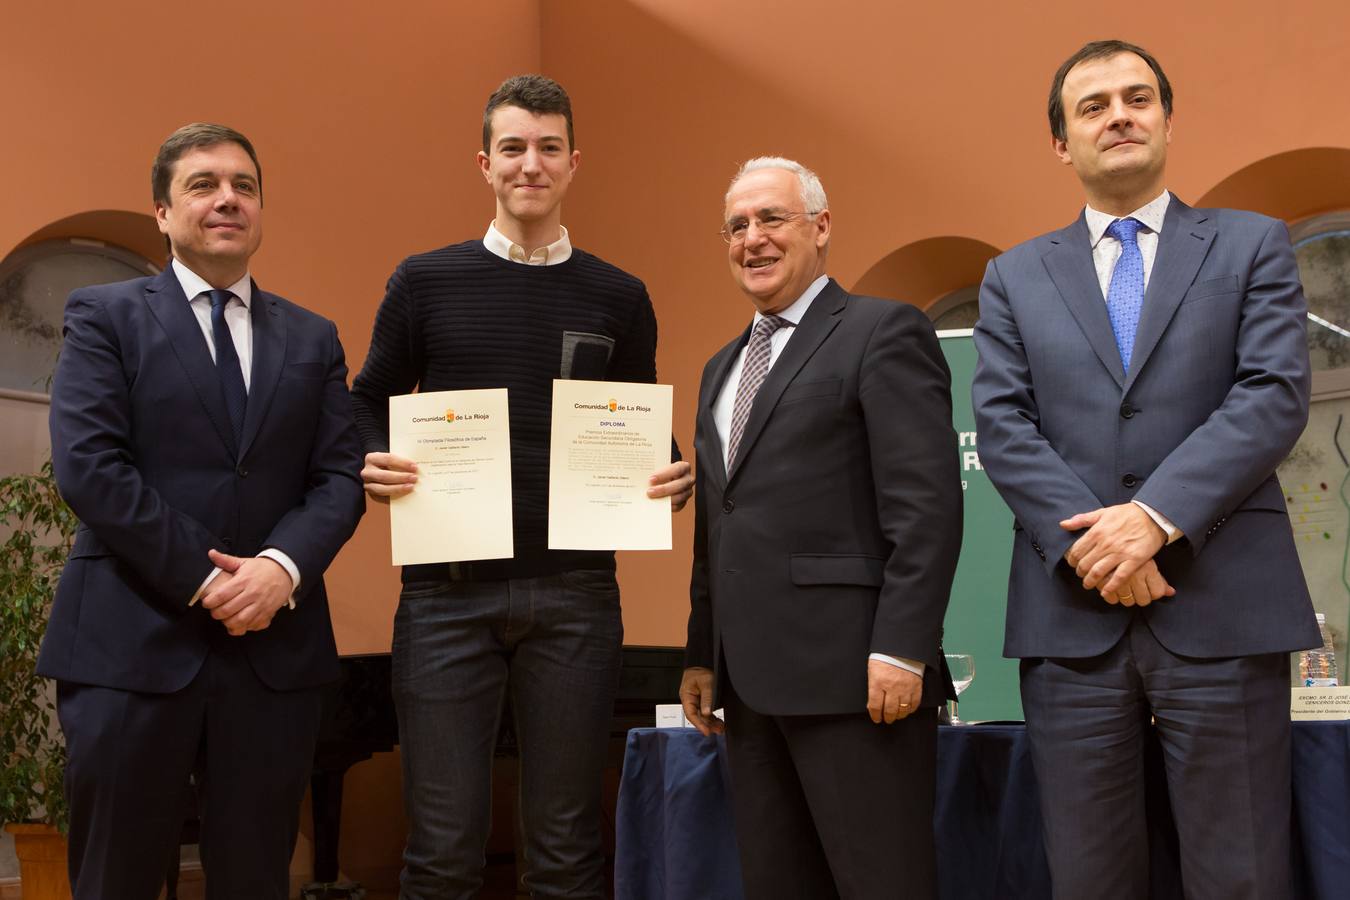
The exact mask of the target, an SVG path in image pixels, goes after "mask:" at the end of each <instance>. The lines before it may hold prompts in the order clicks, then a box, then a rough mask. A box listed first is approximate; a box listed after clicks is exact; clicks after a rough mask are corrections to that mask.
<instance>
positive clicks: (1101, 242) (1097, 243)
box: [1083, 191, 1181, 544]
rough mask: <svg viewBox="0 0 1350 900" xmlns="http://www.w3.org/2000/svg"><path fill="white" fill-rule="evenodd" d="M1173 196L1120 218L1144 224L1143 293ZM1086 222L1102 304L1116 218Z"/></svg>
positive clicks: (1089, 216) (1171, 535)
mask: <svg viewBox="0 0 1350 900" xmlns="http://www.w3.org/2000/svg"><path fill="white" fill-rule="evenodd" d="M1171 202H1172V195H1171V194H1170V193H1168V192H1167V191H1163V192H1162V193H1161V194H1159V195H1158V196H1157V197H1155V198H1153V199H1152V200H1150V201H1149V202H1148V203H1145V204H1144V205H1143V206H1141V207H1139V208H1138V209H1136V210H1135V211H1134V212H1132V213H1130V214H1129V215H1128V216H1120V217H1119V218H1124V219H1138V220H1139V221H1140V222H1141V223H1143V226H1144V227H1143V228H1141V229H1140V230H1139V234H1138V236H1137V237H1136V238H1135V240H1136V241H1137V242H1138V244H1139V255H1140V256H1142V257H1143V258H1144V290H1146V291H1147V290H1148V280H1149V278H1150V277H1151V276H1152V275H1153V261H1154V260H1155V259H1157V258H1158V235H1159V234H1161V233H1162V228H1163V220H1164V219H1165V218H1167V206H1168V204H1169V203H1171ZM1083 215H1084V218H1085V219H1086V220H1087V227H1088V237H1089V238H1090V239H1091V241H1092V264H1093V266H1095V267H1096V269H1097V283H1098V284H1100V285H1101V288H1102V301H1103V302H1105V301H1106V298H1107V296H1108V295H1109V294H1110V293H1111V275H1112V273H1114V272H1115V270H1116V261H1117V260H1118V259H1120V251H1121V247H1120V241H1118V240H1116V239H1115V238H1113V237H1111V236H1110V235H1109V234H1107V233H1106V229H1107V228H1109V227H1110V226H1111V223H1112V222H1114V221H1115V220H1116V219H1117V218H1118V217H1117V216H1113V215H1109V214H1107V213H1104V212H1099V211H1098V210H1095V209H1093V208H1092V207H1091V206H1089V207H1087V208H1086V209H1085V210H1084V212H1083ZM1134 505H1135V506H1137V507H1139V508H1140V509H1142V510H1143V511H1144V512H1146V513H1148V515H1149V518H1151V519H1152V520H1153V521H1154V522H1156V523H1158V527H1159V528H1161V529H1162V530H1163V531H1165V532H1166V533H1167V543H1169V544H1170V543H1172V542H1173V541H1175V540H1177V539H1178V538H1180V537H1181V529H1180V528H1178V527H1177V526H1175V525H1173V524H1172V522H1171V520H1170V519H1168V518H1167V517H1166V516H1164V515H1163V514H1162V513H1160V512H1158V511H1157V510H1156V509H1154V508H1153V507H1151V506H1149V505H1148V504H1147V503H1140V502H1139V501H1138V500H1135V501H1134Z"/></svg>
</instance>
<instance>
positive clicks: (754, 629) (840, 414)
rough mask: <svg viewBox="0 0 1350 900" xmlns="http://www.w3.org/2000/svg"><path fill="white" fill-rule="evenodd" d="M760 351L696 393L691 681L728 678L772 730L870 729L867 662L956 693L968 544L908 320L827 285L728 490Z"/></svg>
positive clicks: (774, 375) (923, 349) (947, 400)
mask: <svg viewBox="0 0 1350 900" xmlns="http://www.w3.org/2000/svg"><path fill="white" fill-rule="evenodd" d="M748 339H749V330H748V329H747V330H746V332H745V333H743V334H742V335H741V336H740V337H738V338H737V339H736V340H734V341H732V342H731V343H730V344H728V345H727V346H725V347H723V348H722V349H721V350H720V351H718V353H717V354H716V355H715V356H714V357H713V358H712V359H711V360H709V362H708V364H707V366H706V367H705V368H704V371H703V380H702V384H701V386H700V389H699V406H698V420H697V431H696V436H695V439H694V444H695V448H696V451H697V457H698V487H697V498H696V512H695V516H696V518H695V535H694V567H693V577H692V583H691V586H690V600H691V607H692V608H691V612H690V616H689V636H688V645H687V649H686V664H687V665H690V666H707V667H710V668H714V669H716V670H717V671H718V673H719V680H720V677H721V673H722V672H723V670H724V667H725V670H726V671H727V672H729V673H730V675H731V678H732V682H733V683H734V684H735V688H736V691H737V693H738V694H739V695H740V697H741V698H742V699H743V700H744V701H745V703H746V704H747V705H749V706H750V707H751V708H752V709H755V710H757V711H759V712H761V713H764V714H767V715H804V714H826V713H828V714H840V713H849V712H862V711H864V710H865V709H866V705H867V657H868V654H869V653H871V652H879V653H886V654H890V655H892V656H899V657H905V658H908V659H914V660H920V661H922V662H924V663H925V664H926V666H927V668H926V674H925V679H924V695H923V702H924V703H925V704H935V703H938V702H940V700H941V699H942V697H943V696H944V695H946V694H947V693H948V692H949V691H950V687H951V685H950V679H948V678H947V676H946V667H945V664H944V663H943V661H942V651H941V642H942V620H943V616H944V615H945V613H946V609H947V601H948V597H949V594H950V591H951V583H952V575H953V573H954V571H955V567H956V559H957V555H958V552H959V549H960V543H961V509H962V499H961V482H960V476H959V472H958V467H957V443H956V434H955V432H954V431H953V430H952V420H951V379H950V375H949V373H948V371H947V365H946V362H945V360H944V359H943V356H942V352H941V350H940V349H939V347H938V342H937V338H936V336H935V335H934V333H933V327H932V325H931V324H930V323H929V322H928V320H927V319H926V318H925V317H924V315H923V314H922V313H921V312H920V311H919V310H917V309H915V308H914V307H913V306H909V305H908V304H904V303H897V302H894V301H889V300H882V299H878V298H875V297H857V296H852V295H850V294H848V293H846V292H845V291H844V290H843V289H842V288H841V287H839V285H838V284H836V283H835V282H834V281H830V282H829V284H828V285H827V286H826V287H825V289H824V290H823V291H822V292H821V293H820V295H819V296H817V297H816V299H815V300H814V301H813V302H812V304H811V306H810V308H809V309H808V310H807V312H806V315H805V316H804V317H803V318H802V321H801V323H800V324H799V325H798V326H797V327H796V329H795V332H794V334H793V335H792V338H791V340H789V341H788V344H787V346H786V347H785V348H784V350H783V352H782V354H781V355H780V357H779V359H778V360H777V361H776V362H775V363H774V365H773V368H772V369H770V371H769V374H768V376H767V377H766V379H765V381H764V384H763V386H762V387H761V388H760V392H759V394H758V395H757V396H756V399H755V403H754V407H753V408H752V410H751V413H750V418H749V420H748V421H747V423H746V426H745V431H744V433H743V435H742V438H741V444H740V448H739V451H738V458H737V460H736V461H735V463H734V464H733V466H732V471H731V472H730V473H727V472H726V471H725V470H724V467H723V463H722V444H721V441H720V439H719V438H718V435H717V429H716V426H715V425H714V422H713V405H714V404H715V403H716V400H717V396H718V394H719V392H720V391H721V389H722V385H723V383H724V382H725V381H726V377H727V374H728V372H729V371H730V368H731V366H732V365H733V364H734V362H735V360H736V357H737V354H738V351H739V350H740V348H741V347H742V346H744V345H745V343H746V341H747V340H748Z"/></svg>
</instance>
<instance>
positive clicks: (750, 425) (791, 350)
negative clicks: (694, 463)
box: [727, 278, 848, 485]
mask: <svg viewBox="0 0 1350 900" xmlns="http://www.w3.org/2000/svg"><path fill="white" fill-rule="evenodd" d="M847 301H848V294H847V293H845V292H844V289H843V288H841V287H840V286H839V285H838V284H837V283H836V282H835V280H834V279H833V278H831V279H830V281H829V283H828V284H826V285H825V289H824V290H822V291H821V292H820V295H819V296H817V297H816V299H815V300H813V301H812V302H811V306H810V307H809V308H808V309H807V310H806V315H805V316H803V317H802V320H801V322H799V323H798V324H797V327H796V328H795V329H793V333H792V338H791V339H790V340H789V341H788V343H787V346H786V347H784V348H783V352H782V354H780V355H779V357H778V359H777V360H775V361H774V364H773V368H771V369H769V374H768V375H767V376H766V377H765V379H764V383H763V384H762V385H760V388H759V393H758V394H756V395H755V402H754V405H753V406H751V407H750V418H749V419H747V420H746V422H745V431H743V432H742V433H741V443H740V446H739V447H738V448H737V450H736V460H735V462H733V463H732V468H731V472H730V473H728V475H727V483H728V485H729V484H730V483H731V482H732V481H735V480H736V474H737V473H738V472H740V470H741V464H742V463H744V462H745V460H746V459H747V458H748V457H749V456H750V452H751V450H752V449H753V448H754V446H755V440H756V439H757V438H758V437H759V435H760V432H762V431H763V430H764V424H765V423H766V422H768V421H769V416H770V415H771V414H772V413H773V408H774V407H775V406H777V405H778V398H779V397H781V396H782V395H783V391H784V390H785V389H786V388H787V386H788V385H789V384H791V383H792V379H793V378H795V377H797V372H799V371H800V370H801V367H802V366H804V365H806V361H807V360H809V359H810V358H811V356H812V355H813V354H814V353H815V352H816V349H817V348H818V347H819V346H820V345H821V343H823V342H824V340H825V338H827V337H829V336H830V332H831V331H834V329H835V326H837V325H838V324H839V314H840V313H841V312H843V310H844V305H845V303H846V302H847Z"/></svg>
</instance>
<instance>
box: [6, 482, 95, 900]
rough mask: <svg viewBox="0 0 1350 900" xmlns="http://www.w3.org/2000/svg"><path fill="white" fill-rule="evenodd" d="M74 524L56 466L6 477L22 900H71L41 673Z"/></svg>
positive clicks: (10, 815) (11, 742)
mask: <svg viewBox="0 0 1350 900" xmlns="http://www.w3.org/2000/svg"><path fill="white" fill-rule="evenodd" d="M76 525H77V522H76V519H75V514H74V513H72V512H71V511H70V507H68V506H66V504H65V501H63V500H62V499H61V495H60V493H58V492H57V489H56V481H55V479H54V478H53V477H52V466H51V463H50V462H48V463H46V464H45V465H43V467H42V469H41V471H39V472H38V473H37V474H28V475H11V476H7V477H5V478H0V538H3V539H4V542H3V544H0V823H4V825H5V830H6V831H9V832H10V833H11V834H13V835H14V843H15V850H16V852H17V853H18V856H19V867H20V878H21V881H22V884H23V896H24V900H46V898H69V897H70V884H69V882H68V881H67V876H66V848H65V837H64V834H65V830H66V821H67V818H66V814H67V810H66V803H65V795H64V794H63V792H62V787H61V782H62V777H63V774H64V771H65V763H66V753H65V744H64V743H63V742H62V740H61V734H60V731H59V730H58V728H57V726H56V721H55V718H56V717H55V711H56V703H55V699H54V696H53V693H52V690H51V686H50V684H49V683H48V682H47V680H46V679H44V678H42V677H40V676H39V675H38V674H37V671H36V668H37V655H38V647H39V645H40V644H41V642H42V635H43V632H44V631H45V630H46V627H47V617H48V615H49V614H50V612H51V607H52V598H53V597H54V596H55V593H56V582H57V579H59V578H60V575H61V567H62V566H63V565H64V563H65V560H66V555H67V554H68V553H69V552H70V545H71V541H72V540H73V538H74V535H75V527H76Z"/></svg>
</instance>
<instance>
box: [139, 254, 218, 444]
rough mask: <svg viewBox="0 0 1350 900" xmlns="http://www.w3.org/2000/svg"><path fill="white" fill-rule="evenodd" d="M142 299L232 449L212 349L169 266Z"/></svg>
mask: <svg viewBox="0 0 1350 900" xmlns="http://www.w3.org/2000/svg"><path fill="white" fill-rule="evenodd" d="M145 302H146V305H147V306H148V307H149V308H150V314H151V315H152V316H153V317H154V318H155V321H157V322H158V323H159V326H160V328H162V329H163V330H164V333H165V334H166V335H167V336H168V338H169V345H170V346H171V347H173V352H174V354H175V355H176V356H177V357H178V361H179V363H180V364H181V365H182V367H183V370H184V371H185V372H186V373H187V377H188V381H189V383H191V385H192V388H193V390H194V391H195V392H196V394H197V398H198V399H199V400H200V401H201V403H202V406H204V407H206V414H207V417H208V418H209V419H210V420H211V425H212V426H213V427H214V428H215V430H216V434H218V435H219V436H220V439H221V441H223V442H224V444H225V446H226V447H229V448H230V449H231V450H234V449H235V446H234V433H233V429H232V428H231V426H230V415H229V412H228V411H227V410H226V409H225V397H224V395H223V394H222V393H221V387H220V375H219V374H218V373H217V372H216V364H215V362H214V361H213V360H212V359H211V351H210V349H208V348H207V346H206V340H205V337H204V336H203V334H202V327H201V325H200V324H199V323H198V321H197V316H196V314H195V313H194V312H193V311H192V306H191V305H190V304H189V303H188V298H187V296H186V295H185V294H184V293H183V286H182V285H180V284H179V283H178V277H177V276H176V275H174V274H173V267H172V266H166V267H165V268H164V271H163V272H160V273H159V275H157V276H156V277H155V278H153V279H151V281H150V283H149V284H147V285H146V286H145Z"/></svg>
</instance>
